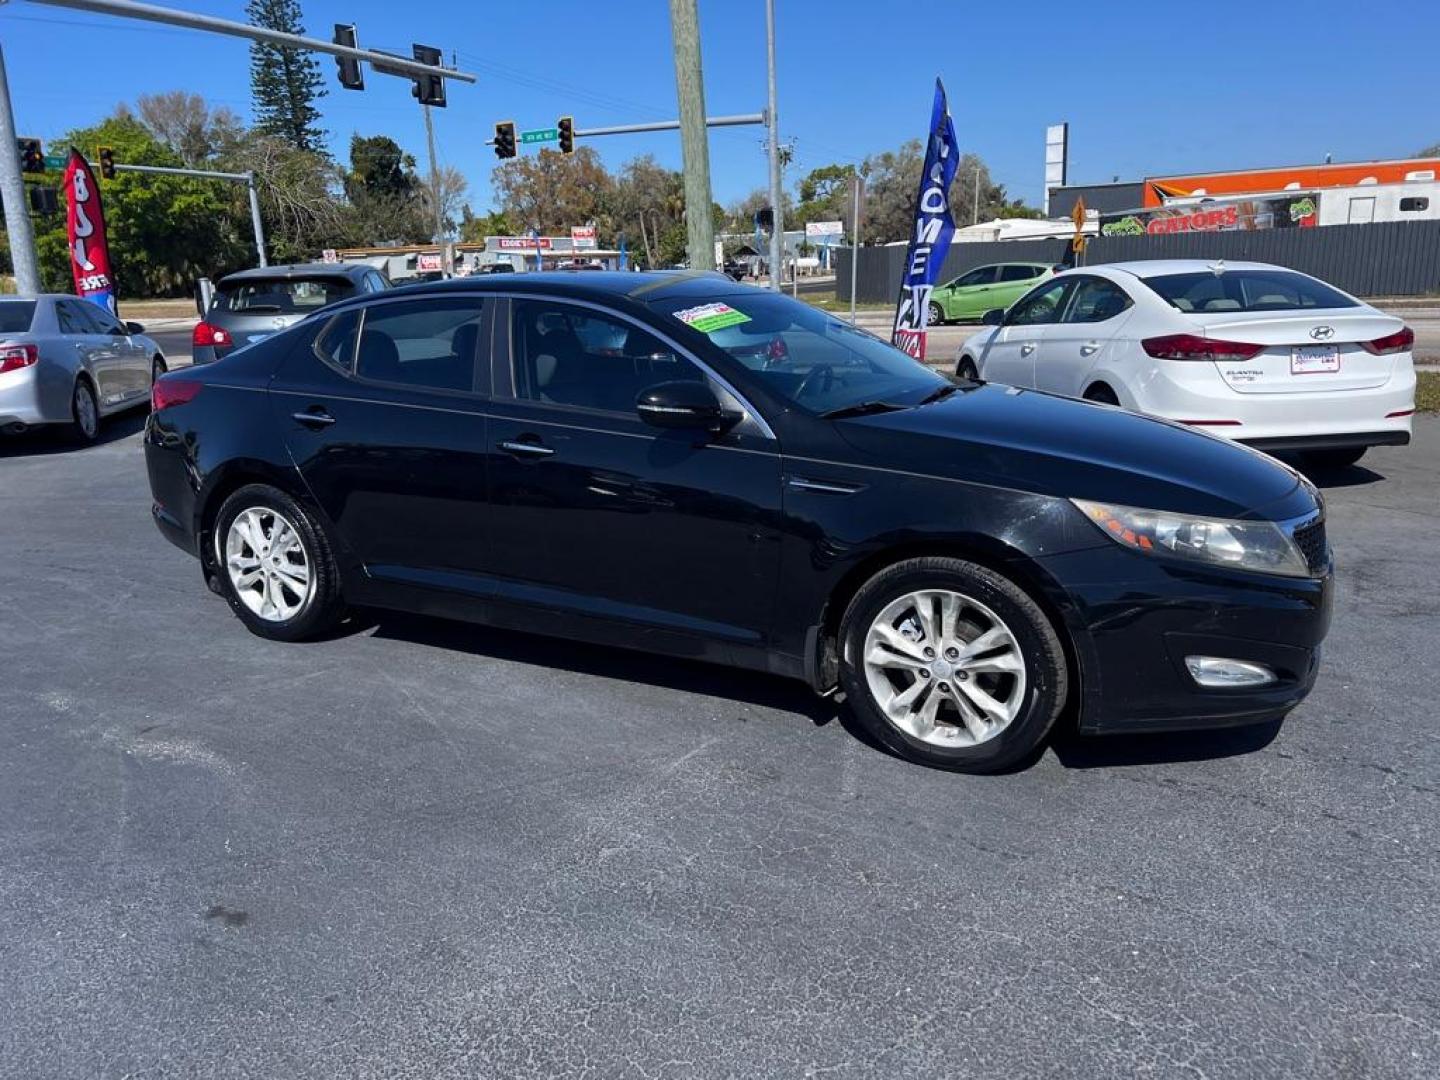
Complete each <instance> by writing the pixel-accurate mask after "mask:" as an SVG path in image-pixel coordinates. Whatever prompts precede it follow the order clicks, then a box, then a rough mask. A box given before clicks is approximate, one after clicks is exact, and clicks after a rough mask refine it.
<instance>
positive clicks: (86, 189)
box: [65, 147, 115, 315]
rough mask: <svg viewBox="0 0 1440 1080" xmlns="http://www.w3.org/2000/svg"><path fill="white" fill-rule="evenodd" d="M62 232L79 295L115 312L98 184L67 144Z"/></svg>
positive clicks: (83, 158)
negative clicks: (68, 156)
mask: <svg viewBox="0 0 1440 1080" xmlns="http://www.w3.org/2000/svg"><path fill="white" fill-rule="evenodd" d="M65 198H66V201H67V202H68V203H69V207H68V209H67V210H66V213H65V235H66V238H67V239H68V240H69V241H70V270H71V272H72V273H73V274H74V277H75V292H76V294H77V295H78V296H80V297H82V298H84V299H86V300H89V301H91V302H92V303H96V304H99V305H100V306H101V307H103V308H104V309H105V310H106V311H108V312H110V314H112V315H113V314H115V281H114V279H113V278H112V277H111V276H110V246H109V243H108V242H107V241H106V238H105V211H104V210H103V209H102V208H101V206H100V185H99V184H98V183H97V182H96V180H95V174H94V173H93V172H91V171H90V163H89V162H88V161H86V160H85V155H84V154H82V153H80V151H79V150H76V149H75V148H74V147H71V148H70V162H69V164H67V165H66V166H65Z"/></svg>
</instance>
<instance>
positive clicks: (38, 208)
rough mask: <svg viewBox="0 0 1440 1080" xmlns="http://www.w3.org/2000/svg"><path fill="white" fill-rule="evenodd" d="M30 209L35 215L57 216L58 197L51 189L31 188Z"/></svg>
mask: <svg viewBox="0 0 1440 1080" xmlns="http://www.w3.org/2000/svg"><path fill="white" fill-rule="evenodd" d="M30 209H31V210H33V211H34V212H35V213H37V214H58V213H59V212H60V197H59V195H57V194H56V191H55V189H54V188H53V187H32V188H31V189H30Z"/></svg>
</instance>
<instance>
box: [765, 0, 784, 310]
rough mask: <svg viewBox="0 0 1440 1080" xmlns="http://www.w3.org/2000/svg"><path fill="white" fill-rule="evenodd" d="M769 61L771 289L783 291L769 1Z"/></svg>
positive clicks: (771, 4) (769, 3)
mask: <svg viewBox="0 0 1440 1080" xmlns="http://www.w3.org/2000/svg"><path fill="white" fill-rule="evenodd" d="M765 58H766V67H767V70H768V78H769V83H770V91H769V93H770V97H769V104H768V105H767V106H766V108H765V121H766V123H767V124H769V126H770V206H771V209H773V210H774V212H775V220H774V222H773V223H772V225H771V228H770V288H772V289H774V290H776V291H777V292H778V291H779V290H780V270H781V266H782V264H783V263H784V260H785V223H784V221H783V220H782V218H781V214H780V118H779V116H778V114H777V113H776V111H775V0H765Z"/></svg>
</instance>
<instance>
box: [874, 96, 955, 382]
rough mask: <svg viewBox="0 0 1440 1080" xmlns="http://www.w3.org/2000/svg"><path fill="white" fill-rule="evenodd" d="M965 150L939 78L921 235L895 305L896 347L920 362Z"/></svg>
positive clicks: (918, 213)
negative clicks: (958, 140)
mask: <svg viewBox="0 0 1440 1080" xmlns="http://www.w3.org/2000/svg"><path fill="white" fill-rule="evenodd" d="M959 160H960V151H959V149H958V148H957V147H956V145H955V124H954V123H953V122H952V121H951V119H950V109H949V106H948V105H947V104H946V102H945V86H944V84H943V83H941V82H940V80H939V79H938V78H937V79H936V80H935V104H934V105H933V106H932V107H931V109H930V134H929V138H928V140H927V146H926V149H925V168H924V170H923V171H922V172H921V174H920V191H919V192H918V194H917V195H916V197H915V232H914V233H913V234H912V235H911V237H910V247H909V249H908V250H907V251H906V252H905V267H904V271H903V273H902V275H901V278H900V296H899V299H898V300H897V301H896V304H895V330H894V333H893V334H892V335H891V338H890V340H891V343H892V344H894V345H896V346H897V347H899V348H901V349H904V350H905V351H906V352H907V353H909V354H910V355H911V356H913V357H915V358H916V359H917V360H924V359H925V319H926V315H927V312H928V310H929V307H930V294H931V292H932V291H934V288H935V279H936V278H937V277H939V276H940V268H941V267H942V266H944V265H945V255H946V253H947V252H948V251H949V250H950V237H951V236H952V235H953V234H954V232H955V222H954V220H953V219H952V218H951V217H950V182H951V181H952V180H954V179H955V166H956V165H957V164H958V163H959Z"/></svg>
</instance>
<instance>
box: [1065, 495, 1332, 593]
mask: <svg viewBox="0 0 1440 1080" xmlns="http://www.w3.org/2000/svg"><path fill="white" fill-rule="evenodd" d="M1070 501H1071V502H1073V503H1074V504H1075V505H1076V506H1078V507H1079V508H1080V511H1081V513H1083V514H1084V515H1085V516H1086V517H1088V518H1089V519H1090V520H1091V521H1093V522H1094V523H1095V524H1096V525H1097V526H1099V528H1100V529H1101V531H1102V532H1104V533H1105V535H1107V536H1109V537H1110V538H1111V539H1112V540H1114V541H1115V542H1116V543H1118V544H1124V545H1125V546H1126V547H1128V548H1133V549H1134V550H1135V551H1140V552H1144V553H1145V554H1147V555H1154V554H1162V555H1164V554H1168V555H1178V556H1180V557H1182V558H1186V559H1193V560H1195V561H1196V562H1203V563H1211V564H1213V565H1215V566H1233V567H1235V568H1237V569H1240V570H1256V571H1259V572H1260V573H1263V574H1286V575H1289V576H1290V577H1309V576H1310V567H1309V566H1308V565H1307V564H1306V561H1305V556H1304V554H1303V553H1302V552H1301V551H1300V549H1299V548H1298V547H1296V545H1295V541H1294V540H1292V539H1291V538H1290V537H1289V536H1288V535H1286V533H1285V532H1284V530H1282V529H1281V528H1280V526H1278V525H1276V524H1275V523H1274V522H1273V521H1231V520H1229V519H1226V518H1205V517H1192V516H1190V515H1189V514H1174V513H1171V512H1170V511H1168V510H1139V509H1136V508H1135V507H1133V506H1113V505H1111V504H1109V503H1096V502H1087V501H1086V500H1085V499H1071V500H1070Z"/></svg>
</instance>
